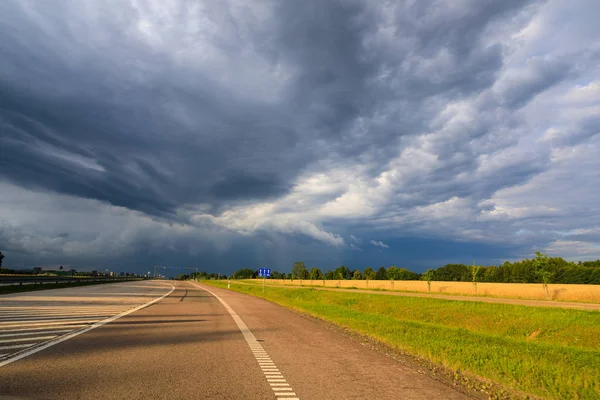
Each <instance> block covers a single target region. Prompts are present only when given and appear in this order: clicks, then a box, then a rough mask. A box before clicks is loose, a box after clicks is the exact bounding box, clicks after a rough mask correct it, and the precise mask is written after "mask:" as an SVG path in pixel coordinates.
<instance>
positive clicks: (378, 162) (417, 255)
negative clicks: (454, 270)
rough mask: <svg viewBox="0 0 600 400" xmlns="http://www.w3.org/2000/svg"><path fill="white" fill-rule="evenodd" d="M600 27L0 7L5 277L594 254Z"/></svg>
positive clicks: (162, 0) (573, 22) (559, 17)
mask: <svg viewBox="0 0 600 400" xmlns="http://www.w3.org/2000/svg"><path fill="white" fill-rule="evenodd" d="M599 14H600V4H599V3H598V1H597V0H581V1H577V2H572V1H568V0H548V1H523V0H504V1H497V0H419V1H411V0H406V1H395V2H394V1H391V2H390V1H388V2H383V1H373V0H365V1H354V0H348V1H340V2H337V1H336V2H333V1H323V0H316V1H311V0H307V1H301V2H292V1H273V2H269V1H262V0H260V1H250V0H239V1H238V0H235V1H206V2H199V1H184V0H180V1H179V0H170V1H167V0H148V1H142V0H97V1H80V0H61V1H59V0H48V1H37V0H18V1H17V0H3V1H1V2H0V32H1V37H2V39H1V42H0V193H1V196H0V250H1V251H3V252H4V253H5V255H6V258H5V263H4V264H5V266H15V267H23V266H33V265H55V264H64V265H70V266H73V267H77V268H83V269H85V268H89V269H92V268H101V269H102V268H111V269H121V270H129V271H138V272H142V271H144V272H145V271H146V270H150V268H151V267H152V266H153V265H179V266H190V267H199V268H200V269H204V270H209V271H215V272H223V273H229V272H232V271H233V270H235V269H238V268H256V267H271V268H274V269H278V270H283V271H289V269H290V267H291V265H292V263H293V262H294V261H298V260H302V261H305V262H306V263H307V265H308V266H309V267H312V266H316V267H320V268H322V269H323V270H327V269H330V268H335V267H337V266H339V265H341V264H345V265H348V266H349V267H350V268H352V269H354V268H358V269H361V270H362V269H364V268H365V267H367V266H371V267H378V266H380V265H384V266H389V265H397V266H403V267H408V268H411V269H413V270H415V271H422V270H423V269H425V268H426V267H437V266H439V265H442V264H444V263H447V262H464V263H469V264H470V263H472V262H477V263H481V264H494V263H499V262H503V261H505V260H514V259H519V258H523V257H530V256H531V255H532V254H533V252H535V251H536V250H540V251H543V252H546V253H549V254H551V255H560V256H563V257H565V258H568V259H573V260H579V259H581V260H585V259H596V258H600V200H599V199H600V158H599V156H600V135H599V133H600V24H598V23H597V16H598V15H599Z"/></svg>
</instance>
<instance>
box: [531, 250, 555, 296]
mask: <svg viewBox="0 0 600 400" xmlns="http://www.w3.org/2000/svg"><path fill="white" fill-rule="evenodd" d="M533 266H534V268H535V275H536V276H537V277H538V280H539V281H540V282H542V287H543V288H544V296H545V297H546V299H547V298H548V284H550V283H552V280H553V279H554V272H552V271H550V261H549V259H548V256H547V255H546V254H543V253H540V252H539V251H536V252H535V259H534V260H533Z"/></svg>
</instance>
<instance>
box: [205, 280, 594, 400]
mask: <svg viewBox="0 0 600 400" xmlns="http://www.w3.org/2000/svg"><path fill="white" fill-rule="evenodd" d="M207 283H211V284H214V285H217V286H221V287H223V286H225V285H226V284H225V283H222V282H217V281H207ZM232 289H233V290H236V291H239V292H242V293H247V294H251V295H255V296H259V297H264V298H266V299H268V300H270V301H273V302H275V303H278V304H281V305H283V306H286V307H289V308H292V309H296V310H298V311H301V312H304V313H307V314H310V315H312V316H315V317H318V318H321V319H324V320H327V321H330V322H333V323H335V324H337V325H339V326H342V327H346V328H349V329H351V330H353V331H355V332H357V333H360V334H364V335H367V336H370V337H372V338H374V339H376V340H379V341H381V342H383V343H386V344H388V345H390V346H392V347H395V348H397V349H399V350H402V351H405V352H407V353H409V354H412V355H415V356H417V357H420V358H423V359H426V360H429V361H431V362H434V363H436V364H440V365H443V366H445V367H447V368H450V369H452V370H457V371H467V372H469V373H472V374H474V375H476V376H479V377H482V378H484V379H488V380H491V381H494V382H497V383H500V384H501V385H503V386H504V387H506V388H508V389H512V390H518V391H521V392H524V393H528V394H532V395H536V396H540V397H545V398H556V399H567V398H568V399H598V398H600V312H598V311H582V310H569V309H558V308H545V307H526V306H515V305H508V304H488V303H481V302H469V301H451V300H440V299H430V298H420V297H397V296H381V295H377V294H367V293H343V292H331V291H321V290H314V289H310V288H307V289H291V288H285V287H267V288H266V291H265V294H264V295H263V293H262V288H261V287H260V286H258V285H247V284H238V283H236V282H233V283H232Z"/></svg>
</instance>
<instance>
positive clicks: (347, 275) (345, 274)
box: [334, 265, 352, 279]
mask: <svg viewBox="0 0 600 400" xmlns="http://www.w3.org/2000/svg"><path fill="white" fill-rule="evenodd" d="M334 276H335V278H334V279H352V271H350V268H348V267H346V266H345V265H342V266H340V267H338V268H336V269H335V271H334Z"/></svg>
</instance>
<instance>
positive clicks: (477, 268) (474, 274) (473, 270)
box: [469, 263, 481, 296]
mask: <svg viewBox="0 0 600 400" xmlns="http://www.w3.org/2000/svg"><path fill="white" fill-rule="evenodd" d="M469 271H470V272H471V278H472V280H473V286H474V287H475V296H477V279H478V276H479V273H480V272H481V267H480V266H478V265H475V263H473V265H472V266H470V267H469Z"/></svg>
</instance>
